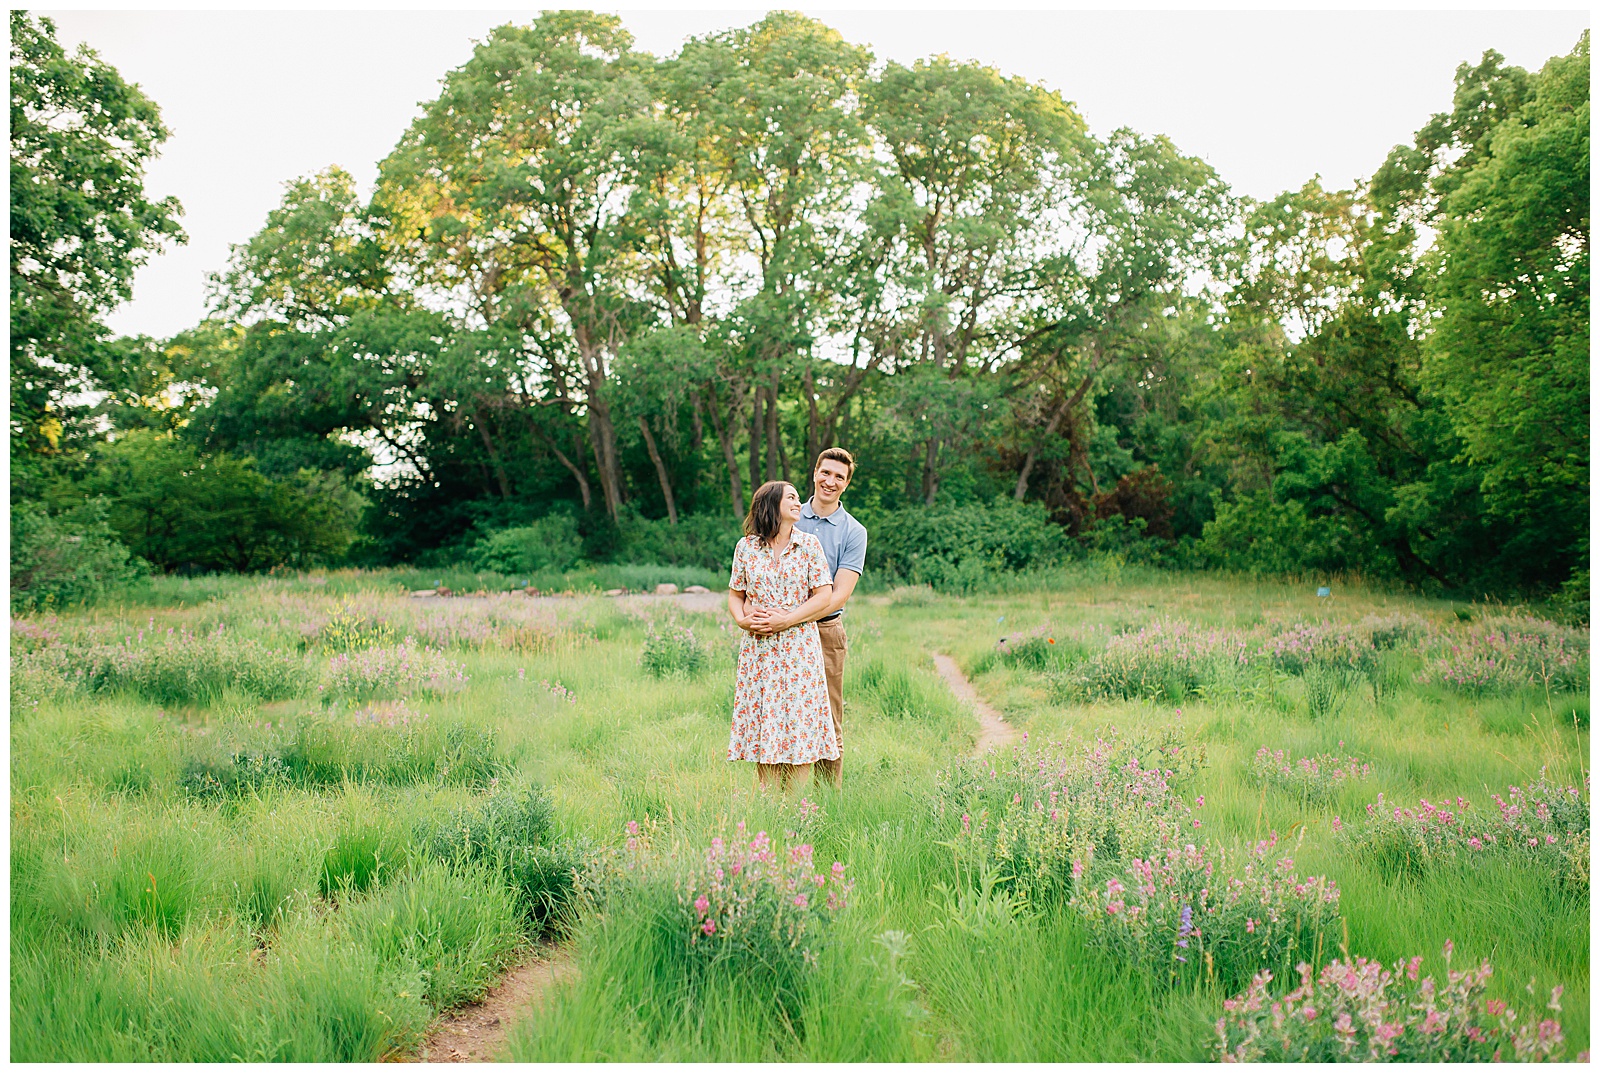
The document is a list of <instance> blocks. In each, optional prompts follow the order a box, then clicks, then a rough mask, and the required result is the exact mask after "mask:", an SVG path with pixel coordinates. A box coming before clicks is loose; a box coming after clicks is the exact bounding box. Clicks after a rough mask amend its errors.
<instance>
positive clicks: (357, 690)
mask: <svg viewBox="0 0 1600 1073" xmlns="http://www.w3.org/2000/svg"><path fill="white" fill-rule="evenodd" d="M466 683H467V676H466V672H465V669H464V668H463V667H462V665H461V664H459V663H454V662H452V661H451V660H449V659H447V658H445V655H444V653H443V652H439V651H436V650H435V649H431V648H420V647H418V646H417V644H416V642H414V641H413V640H412V639H411V638H409V637H407V638H406V639H405V640H404V641H403V642H401V643H400V644H398V645H390V646H386V647H375V648H364V649H360V650H358V651H355V652H341V653H339V654H338V655H336V656H334V657H333V658H332V659H330V660H329V661H328V670H327V674H326V676H325V678H324V680H323V682H322V684H321V685H320V686H318V689H319V691H321V692H322V694H323V695H324V696H326V697H328V698H335V697H348V698H350V699H353V700H368V699H371V698H373V697H394V696H407V695H409V694H411V693H415V692H428V693H443V692H447V691H449V690H455V689H461V688H463V687H465V685H466Z"/></svg>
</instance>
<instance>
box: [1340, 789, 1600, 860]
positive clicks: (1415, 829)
mask: <svg viewBox="0 0 1600 1073" xmlns="http://www.w3.org/2000/svg"><path fill="white" fill-rule="evenodd" d="M1494 801H1495V805H1496V806H1497V812H1496V813H1495V814H1494V815H1484V814H1482V813H1480V812H1477V811H1474V810H1473V809H1472V805H1471V802H1469V801H1468V800H1467V799H1466V798H1464V797H1458V798H1456V801H1455V805H1454V807H1453V808H1452V807H1451V806H1450V804H1449V803H1448V802H1446V805H1445V807H1444V808H1440V807H1439V806H1436V805H1434V804H1432V803H1431V802H1429V801H1428V800H1427V799H1426V798H1424V799H1423V800H1422V801H1421V802H1420V804H1419V806H1418V807H1417V808H1415V809H1409V808H1402V807H1400V806H1396V805H1390V804H1389V803H1387V802H1386V801H1384V798H1383V795H1382V794H1379V795H1378V800H1377V801H1376V802H1374V803H1372V804H1370V805H1368V806H1367V817H1366V821H1365V822H1364V823H1361V824H1347V823H1344V822H1343V821H1342V820H1341V819H1340V818H1339V817H1337V816H1335V817H1334V831H1335V833H1336V834H1337V835H1338V836H1339V837H1340V839H1341V840H1343V841H1344V842H1345V843H1346V844H1348V845H1351V846H1353V847H1354V848H1356V849H1357V850H1358V851H1360V852H1362V853H1365V854H1366V855H1368V856H1369V857H1371V858H1372V859H1373V860H1374V862H1375V863H1377V864H1378V866H1379V867H1380V868H1382V869H1383V870H1385V871H1387V872H1412V873H1415V872H1420V871H1421V870H1423V869H1425V868H1426V867H1427V866H1428V865H1429V864H1431V863H1433V862H1435V861H1441V860H1453V859H1456V858H1458V857H1465V858H1470V857H1472V856H1475V855H1477V854H1480V853H1500V854H1507V855H1511V856H1513V857H1519V858H1523V859H1525V860H1527V861H1529V862H1530V863H1533V864H1535V865H1536V866H1538V867H1539V868H1541V869H1548V870H1549V871H1550V873H1551V874H1554V875H1558V876H1568V877H1571V878H1575V879H1578V880H1579V883H1580V885H1581V886H1582V887H1583V888H1585V889H1586V888H1587V885H1588V864H1589V860H1588V858H1589V779H1588V776H1587V775H1586V776H1585V777H1584V783H1583V786H1582V787H1581V788H1580V787H1577V786H1560V785H1557V784H1555V783H1553V782H1551V781H1549V779H1548V778H1546V776H1545V773H1544V772H1543V771H1541V772H1540V773H1539V779H1538V781H1536V782H1531V783H1529V784H1528V785H1527V786H1511V787H1509V788H1508V789H1507V791H1506V796H1505V797H1501V796H1500V795H1499V794H1495V795H1494Z"/></svg>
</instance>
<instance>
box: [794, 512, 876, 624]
mask: <svg viewBox="0 0 1600 1073" xmlns="http://www.w3.org/2000/svg"><path fill="white" fill-rule="evenodd" d="M794 527H795V528H796V529H798V530H800V532H802V533H810V534H811V535H812V536H814V537H816V538H817V540H818V541H819V542H820V543H821V544H822V554H823V555H824V556H825V557H826V558H827V560H828V572H829V573H830V574H838V573H839V571H841V570H854V571H855V572H856V573H857V574H861V573H863V572H864V571H865V570H866V566H867V527H866V526H864V525H862V524H861V523H860V522H858V521H856V520H855V519H854V518H853V517H851V516H850V512H849V511H847V510H845V509H844V504H843V503H841V504H839V506H838V507H836V508H835V509H834V512H833V513H832V514H830V515H828V516H827V517H826V518H822V517H819V516H818V515H817V513H816V512H815V511H813V510H812V509H811V500H809V499H808V500H806V501H805V504H804V505H803V506H802V507H801V508H800V520H799V521H798V522H795V523H794ZM842 614H844V609H843V608H840V609H839V610H838V611H836V612H834V613H833V614H831V615H829V616H828V618H838V617H839V616H840V615H842Z"/></svg>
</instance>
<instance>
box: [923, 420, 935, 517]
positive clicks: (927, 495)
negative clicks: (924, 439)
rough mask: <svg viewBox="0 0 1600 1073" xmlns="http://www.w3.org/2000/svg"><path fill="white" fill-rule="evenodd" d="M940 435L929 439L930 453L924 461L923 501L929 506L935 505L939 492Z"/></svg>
mask: <svg viewBox="0 0 1600 1073" xmlns="http://www.w3.org/2000/svg"><path fill="white" fill-rule="evenodd" d="M938 460H939V437H937V436H931V437H929V439H928V453H927V454H926V455H925V456H924V457H923V462H922V501H923V502H924V503H926V504H927V505H928V506H930V507H931V506H933V499H934V497H935V496H937V495H938V494H939V468H938Z"/></svg>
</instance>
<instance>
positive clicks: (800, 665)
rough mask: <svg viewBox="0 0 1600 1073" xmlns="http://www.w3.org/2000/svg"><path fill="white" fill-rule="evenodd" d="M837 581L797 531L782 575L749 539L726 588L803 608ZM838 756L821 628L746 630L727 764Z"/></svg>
mask: <svg viewBox="0 0 1600 1073" xmlns="http://www.w3.org/2000/svg"><path fill="white" fill-rule="evenodd" d="M832 583H833V575H832V574H831V573H829V572H828V560H827V558H826V557H825V556H824V555H823V554H822V545H821V544H820V543H819V542H818V541H817V538H816V537H814V536H812V535H811V534H810V533H802V532H799V531H798V530H796V531H795V532H794V533H793V534H792V535H791V536H790V538H789V546H788V547H786V548H784V549H783V551H782V552H780V553H779V555H778V567H777V569H776V570H774V569H773V567H772V551H771V549H769V548H764V547H762V546H761V545H760V544H759V543H757V541H756V538H755V537H745V538H744V539H743V540H741V541H739V545H738V546H737V547H736V548H734V549H733V576H732V577H731V578H729V580H728V587H729V588H730V589H736V590H738V591H739V592H742V593H745V594H746V595H747V596H748V597H749V598H750V599H752V600H754V601H756V602H757V603H759V604H761V605H762V606H763V607H771V608H775V609H778V610H788V609H789V608H792V607H799V606H800V605H801V604H803V603H805V602H806V601H807V600H808V599H810V598H811V590H812V589H814V588H817V587H818V586H820V585H831V584H832ZM838 758H839V739H838V738H837V737H836V736H835V735H834V732H833V713H832V711H831V710H830V709H829V707H828V682H827V679H826V678H825V677H823V673H822V642H821V640H820V639H819V638H818V637H817V624H816V623H815V622H807V623H805V624H804V625H802V626H793V627H791V628H789V629H787V630H784V631H783V632H782V633H778V634H775V635H771V636H767V637H757V636H755V635H754V634H752V633H749V632H745V633H744V635H743V636H742V637H741V638H740V639H739V666H738V671H737V676H736V678H735V680H734V687H733V733H732V735H731V736H730V737H729V738H728V759H729V760H754V761H756V762H758V763H762V764H809V763H811V762H812V761H814V760H837V759H838Z"/></svg>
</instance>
